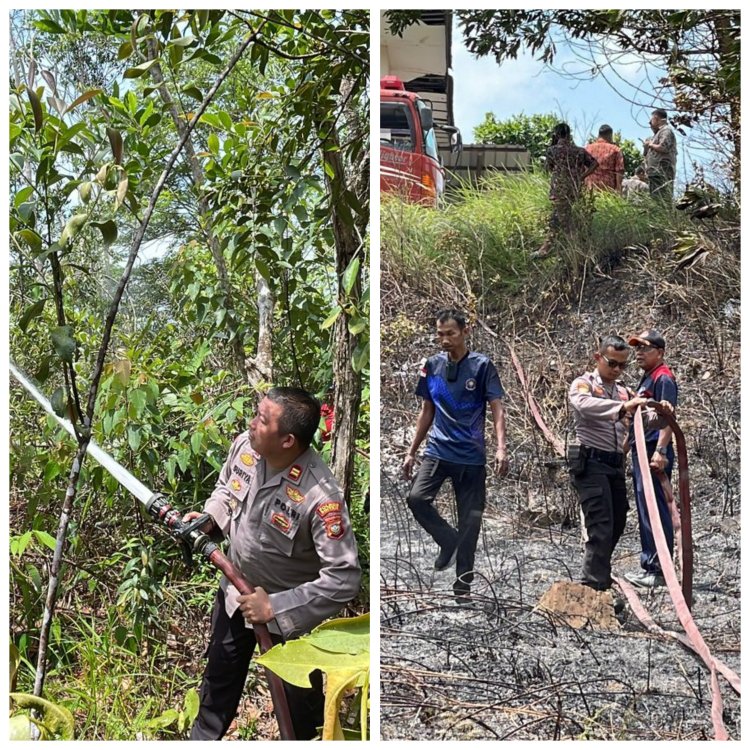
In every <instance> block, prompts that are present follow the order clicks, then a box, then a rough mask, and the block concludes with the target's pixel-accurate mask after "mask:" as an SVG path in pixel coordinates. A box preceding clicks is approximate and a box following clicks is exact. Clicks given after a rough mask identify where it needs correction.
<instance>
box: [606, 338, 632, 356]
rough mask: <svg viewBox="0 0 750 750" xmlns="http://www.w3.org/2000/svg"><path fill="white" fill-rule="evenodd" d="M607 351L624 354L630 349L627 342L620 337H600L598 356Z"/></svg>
mask: <svg viewBox="0 0 750 750" xmlns="http://www.w3.org/2000/svg"><path fill="white" fill-rule="evenodd" d="M607 349H614V350H615V351H616V352H624V351H627V350H628V349H630V347H629V346H628V342H627V341H625V339H624V338H622V336H615V335H614V334H610V335H609V336H602V337H601V338H600V339H599V354H604V352H606V351H607Z"/></svg>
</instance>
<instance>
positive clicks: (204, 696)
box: [190, 589, 324, 740]
mask: <svg viewBox="0 0 750 750" xmlns="http://www.w3.org/2000/svg"><path fill="white" fill-rule="evenodd" d="M271 638H272V639H273V642H274V643H282V642H283V638H281V636H278V635H274V634H273V633H272V634H271ZM255 642H256V641H255V631H254V630H253V629H252V628H247V627H245V618H244V617H243V616H242V613H241V612H240V610H239V609H238V610H237V611H236V612H235V613H234V615H233V616H232V617H231V618H230V617H228V616H227V613H226V609H225V608H224V592H223V591H222V590H221V589H219V593H218V594H217V595H216V602H215V603H214V611H213V614H212V616H211V640H210V642H209V644H208V664H207V665H206V670H205V672H204V673H203V681H202V682H201V688H200V701H201V703H200V709H199V711H198V717H197V718H196V720H195V724H193V728H192V730H191V732H190V739H191V740H220V739H221V738H222V737H223V736H224V733H225V732H226V731H227V729H229V725H230V724H231V723H232V720H233V719H234V717H235V715H236V714H237V706H238V705H239V703H240V698H241V697H242V691H243V689H244V687H245V680H246V679H247V670H248V667H249V666H250V658H251V657H252V655H253V651H254V650H255ZM310 681H311V682H312V684H313V686H314V687H313V688H312V689H311V688H300V687H297V686H295V685H289V684H288V683H284V690H285V692H286V696H287V700H288V702H289V711H290V713H291V715H292V724H293V726H294V734H295V737H296V739H298V740H309V739H312V738H313V737H315V736H317V728H318V727H319V726H322V725H323V704H324V697H323V676H322V675H321V673H320V672H319V671H317V670H316V671H315V672H313V673H312V674H311V675H310Z"/></svg>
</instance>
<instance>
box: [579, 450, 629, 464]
mask: <svg viewBox="0 0 750 750" xmlns="http://www.w3.org/2000/svg"><path fill="white" fill-rule="evenodd" d="M586 455H587V456H588V457H589V458H593V459H594V461H599V463H602V464H608V465H609V466H614V467H616V468H619V467H620V466H622V465H623V457H624V456H623V454H622V453H620V452H619V451H601V450H599V449H598V448H589V447H588V446H586Z"/></svg>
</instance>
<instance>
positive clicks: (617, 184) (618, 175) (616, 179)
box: [586, 125, 625, 195]
mask: <svg viewBox="0 0 750 750" xmlns="http://www.w3.org/2000/svg"><path fill="white" fill-rule="evenodd" d="M586 151H588V152H589V153H590V154H591V156H593V157H594V158H595V159H596V161H597V163H598V164H599V168H598V169H597V170H596V171H595V172H592V173H591V174H590V175H589V176H588V177H587V178H586V185H588V186H589V187H592V188H598V189H600V190H602V189H605V188H606V189H608V190H614V191H615V192H616V193H617V194H618V195H619V194H621V193H622V178H623V175H624V174H625V159H624V158H623V156H622V151H621V150H620V147H619V146H616V145H615V144H614V143H613V142H612V128H611V127H610V126H609V125H602V126H601V127H600V128H599V138H598V139H597V140H595V141H594V142H593V143H589V145H588V146H586Z"/></svg>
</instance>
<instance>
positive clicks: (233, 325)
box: [148, 40, 260, 385]
mask: <svg viewBox="0 0 750 750" xmlns="http://www.w3.org/2000/svg"><path fill="white" fill-rule="evenodd" d="M148 55H149V59H151V60H153V59H156V58H157V57H158V55H157V52H156V48H155V45H154V42H153V40H150V41H149V43H148ZM151 76H152V77H153V79H154V82H155V83H156V85H157V87H158V91H159V95H160V96H161V98H162V101H163V102H164V104H165V105H166V108H167V109H168V110H169V114H170V115H171V117H172V121H173V122H174V125H175V128H177V132H178V133H179V134H180V135H183V134H184V132H185V130H186V129H187V124H186V120H185V119H184V118H183V117H180V113H179V111H178V110H177V105H176V104H175V102H174V100H173V99H172V96H171V94H170V93H169V90H168V89H167V86H166V84H165V82H164V75H163V74H162V72H161V63H156V65H154V66H153V68H151ZM185 156H186V157H187V161H188V164H189V165H190V173H191V175H192V179H193V188H194V192H195V197H196V199H197V201H198V213H199V217H200V222H201V230H202V231H203V235H204V237H205V239H206V243H207V244H208V247H209V249H210V250H211V255H212V256H213V259H214V265H215V266H216V274H217V276H218V279H219V288H220V289H221V291H222V294H223V295H224V300H225V305H226V308H227V312H228V314H227V316H226V318H225V320H226V321H227V325H228V326H229V329H230V332H231V334H232V356H233V358H234V363H235V367H236V368H237V371H238V373H242V374H243V375H244V376H245V377H246V378H248V371H247V369H246V367H245V345H244V342H243V341H242V339H241V338H240V336H239V334H238V332H237V320H236V319H235V317H234V316H235V315H236V308H235V306H234V292H233V290H232V284H231V282H230V281H229V272H228V270H227V264H226V262H225V260H224V253H223V252H222V249H221V245H220V243H219V240H218V238H217V237H216V232H215V230H214V224H213V219H212V218H211V209H210V208H209V205H208V201H207V199H206V197H205V195H203V194H202V192H201V186H202V185H203V182H204V177H203V167H202V166H201V163H200V161H198V157H197V156H196V155H195V149H194V148H193V143H192V140H191V139H190V138H188V140H187V142H186V143H185ZM259 305H260V302H259ZM258 312H259V313H260V309H259V310H258ZM259 348H260V347H259ZM248 382H250V381H249V380H248ZM251 385H252V383H251Z"/></svg>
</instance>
